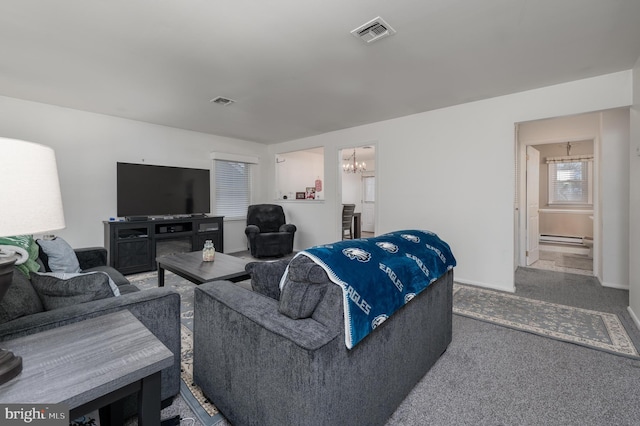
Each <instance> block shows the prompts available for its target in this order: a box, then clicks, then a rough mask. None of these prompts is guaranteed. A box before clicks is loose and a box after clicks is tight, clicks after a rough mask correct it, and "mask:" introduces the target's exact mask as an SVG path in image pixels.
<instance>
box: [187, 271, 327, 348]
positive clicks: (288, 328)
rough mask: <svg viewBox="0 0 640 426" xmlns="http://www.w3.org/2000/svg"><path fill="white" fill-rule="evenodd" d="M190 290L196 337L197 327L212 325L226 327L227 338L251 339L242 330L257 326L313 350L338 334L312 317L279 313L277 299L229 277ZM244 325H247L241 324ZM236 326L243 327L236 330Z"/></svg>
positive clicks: (248, 334) (274, 337) (251, 337)
mask: <svg viewBox="0 0 640 426" xmlns="http://www.w3.org/2000/svg"><path fill="white" fill-rule="evenodd" d="M194 291H195V294H194V297H195V301H194V336H196V338H197V336H198V333H199V331H203V330H204V329H211V328H212V327H213V326H214V325H215V326H216V327H223V328H225V327H228V328H227V329H225V331H224V332H225V333H228V335H227V336H226V337H228V338H230V339H244V340H247V341H255V339H256V336H251V335H250V332H248V333H247V332H245V331H249V330H250V329H251V328H253V329H255V326H258V327H259V328H260V331H261V333H267V334H270V335H271V337H270V339H272V340H282V339H285V340H288V341H289V342H290V343H292V344H294V345H296V346H298V347H300V348H302V349H305V350H308V351H314V350H316V349H319V348H321V347H323V346H325V345H326V344H328V343H329V342H331V341H332V340H334V339H335V338H337V337H339V336H340V333H339V332H336V331H335V330H331V329H329V328H328V327H326V326H325V325H323V324H322V323H320V322H318V321H316V320H314V319H312V318H305V319H297V320H294V319H291V318H289V317H287V316H286V315H282V314H280V313H279V312H278V301H277V300H274V299H272V298H270V297H268V296H264V295H262V294H259V293H256V292H253V291H250V290H247V289H245V288H243V287H240V286H238V285H235V284H233V283H231V282H229V281H213V282H209V283H205V284H201V285H199V286H198V287H196V288H195V290H194ZM248 326H250V327H249V328H245V327H248ZM239 330H244V331H243V332H242V333H236V331H239ZM202 334H204V332H203V333H201V335H202ZM220 337H221V336H220ZM194 344H195V342H194Z"/></svg>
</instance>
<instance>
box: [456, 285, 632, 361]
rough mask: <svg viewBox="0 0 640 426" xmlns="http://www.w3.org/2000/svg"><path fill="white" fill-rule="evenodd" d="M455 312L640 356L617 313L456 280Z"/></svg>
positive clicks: (628, 355) (577, 342) (613, 351)
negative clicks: (481, 286) (476, 285)
mask: <svg viewBox="0 0 640 426" xmlns="http://www.w3.org/2000/svg"><path fill="white" fill-rule="evenodd" d="M453 292H454V297H453V313H455V314H458V315H462V316H466V317H469V318H474V319H478V320H482V321H487V322H490V323H493V324H498V325H502V326H505V327H510V328H513V329H516V330H521V331H527V332H529V333H534V334H538V335H540V336H544V337H550V338H553V339H557V340H562V341H565V342H570V343H575V344H577V345H582V346H586V347H588V348H592V349H598V350H602V351H605V352H609V353H612V354H616V355H622V356H626V357H629V358H634V359H640V356H639V355H638V350H637V349H636V347H635V346H634V344H633V342H632V341H631V338H630V337H629V335H628V334H627V331H626V330H625V329H624V326H623V325H622V323H621V322H620V319H619V318H618V316H617V315H615V314H611V313H606V312H598V311H592V310H588V309H581V308H575V307H572V306H566V305H559V304H556V303H549V302H543V301H539V300H534V299H526V298H523V297H519V296H515V295H513V294H509V293H503V292H499V291H493V290H485V289H480V288H477V287H470V286H466V285H460V284H454V287H453Z"/></svg>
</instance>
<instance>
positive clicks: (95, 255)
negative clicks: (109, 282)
mask: <svg viewBox="0 0 640 426" xmlns="http://www.w3.org/2000/svg"><path fill="white" fill-rule="evenodd" d="M74 251H75V252H76V256H77V257H78V263H80V269H82V270H83V271H84V270H85V269H89V268H95V267H96V266H106V265H107V249H105V248H104V247H87V248H80V249H75V250H74Z"/></svg>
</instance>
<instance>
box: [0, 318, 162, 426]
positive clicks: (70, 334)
mask: <svg viewBox="0 0 640 426" xmlns="http://www.w3.org/2000/svg"><path fill="white" fill-rule="evenodd" d="M2 346H3V348H7V349H9V350H11V351H12V352H13V353H14V354H16V355H18V356H21V357H22V363H23V370H22V373H20V374H19V375H18V376H17V377H16V378H14V379H13V380H10V381H9V382H7V383H5V384H4V385H2V386H0V401H2V402H3V403H5V404H11V403H14V404H59V403H62V404H66V405H68V407H69V410H70V418H71V419H75V418H78V417H80V416H82V415H84V414H87V413H89V412H91V411H93V410H95V409H98V408H103V407H107V408H103V410H109V407H119V408H121V404H118V402H119V401H120V400H121V399H122V398H124V397H126V396H128V395H131V394H133V393H135V392H137V393H138V424H139V425H159V424H160V371H161V370H162V369H164V368H166V367H169V366H170V365H172V364H173V354H172V353H171V351H170V350H169V349H167V347H166V346H164V344H162V342H160V341H159V340H158V339H157V338H156V337H155V336H154V335H153V334H152V333H151V332H150V331H149V330H148V329H147V328H146V327H145V326H144V325H143V324H142V323H141V322H140V321H138V320H137V319H136V318H135V317H134V316H133V315H132V314H131V313H130V312H129V311H120V312H115V313H112V314H108V315H103V316H99V317H96V318H91V319H88V320H85V321H81V322H77V323H74V324H69V325H66V326H63V327H58V328H55V329H52V330H47V331H44V332H41V333H36V334H33V335H30V336H25V337H20V338H18V339H14V340H9V341H6V342H3V343H2ZM103 410H101V414H102V411H103ZM107 412H109V411H107ZM109 414H110V416H107V417H110V421H111V423H112V424H116V423H118V422H122V417H121V416H122V414H121V413H120V414H119V415H118V413H117V412H113V410H110V412H109ZM119 416H120V417H119ZM118 417H119V418H118Z"/></svg>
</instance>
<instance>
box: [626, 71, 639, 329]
mask: <svg viewBox="0 0 640 426" xmlns="http://www.w3.org/2000/svg"><path fill="white" fill-rule="evenodd" d="M630 120H631V126H630V128H631V144H630V147H629V151H627V152H628V153H629V173H630V179H629V185H630V187H629V218H630V220H629V259H630V262H629V313H630V314H631V316H632V317H633V318H634V320H635V322H636V325H637V326H638V327H639V328H640V58H638V62H636V65H635V67H634V68H633V106H632V107H631V118H630Z"/></svg>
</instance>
